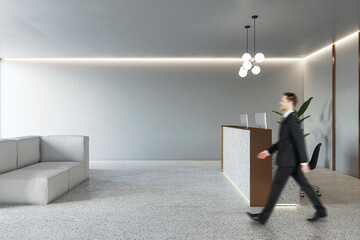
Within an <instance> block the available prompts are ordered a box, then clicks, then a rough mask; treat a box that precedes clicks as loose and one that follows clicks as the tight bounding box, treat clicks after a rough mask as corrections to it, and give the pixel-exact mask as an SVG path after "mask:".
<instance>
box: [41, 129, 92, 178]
mask: <svg viewBox="0 0 360 240" xmlns="http://www.w3.org/2000/svg"><path fill="white" fill-rule="evenodd" d="M64 161H67V162H82V163H83V164H84V179H88V178H89V137H88V136H76V135H52V136H44V137H41V142H40V162H64Z"/></svg>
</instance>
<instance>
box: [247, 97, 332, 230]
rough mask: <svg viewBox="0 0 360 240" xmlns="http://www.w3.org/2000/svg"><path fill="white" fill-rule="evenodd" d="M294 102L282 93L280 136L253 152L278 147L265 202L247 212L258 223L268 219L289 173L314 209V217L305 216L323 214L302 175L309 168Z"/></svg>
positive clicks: (269, 153) (314, 219)
mask: <svg viewBox="0 0 360 240" xmlns="http://www.w3.org/2000/svg"><path fill="white" fill-rule="evenodd" d="M296 103H297V98H296V95H295V94H294V93H289V92H287V93H284V95H283V97H282V99H281V101H280V110H281V111H283V112H284V115H283V120H282V123H281V127H280V133H279V137H280V139H279V141H278V142H277V143H275V144H274V145H272V146H271V147H270V148H269V149H267V150H264V151H262V152H261V153H259V154H258V155H257V157H258V158H260V159H265V158H266V157H267V156H269V155H271V154H273V153H274V152H275V151H277V150H278V151H279V152H278V155H277V157H276V164H277V165H278V169H277V172H276V174H275V177H274V179H273V182H272V185H271V191H270V195H269V198H268V200H267V203H266V206H265V207H264V209H263V210H262V212H261V213H257V214H253V213H249V212H247V214H248V215H249V216H250V217H251V218H252V219H253V220H255V221H257V222H259V223H261V224H265V223H266V221H267V220H268V219H269V217H270V215H271V212H272V210H273V208H274V205H275V203H276V201H277V199H278V198H279V196H280V193H281V190H282V189H283V188H284V186H285V184H286V181H287V179H288V178H289V177H290V176H292V177H293V178H294V179H295V180H296V182H297V183H298V184H299V185H300V187H301V188H302V189H303V190H304V192H305V193H306V195H307V196H308V197H309V199H310V201H311V202H312V204H313V206H314V208H315V209H316V212H315V215H314V217H313V218H310V219H307V220H309V221H316V220H318V219H319V218H323V217H326V216H327V211H326V209H325V207H324V206H323V205H322V203H321V202H320V200H319V199H318V197H317V195H316V193H315V191H314V190H313V188H312V187H311V185H310V184H309V183H308V181H307V180H306V178H305V175H304V173H307V172H308V171H309V167H308V163H307V155H306V152H305V141H304V137H303V134H302V131H301V129H300V121H299V119H298V117H297V116H296V115H295V113H294V107H295V105H296Z"/></svg>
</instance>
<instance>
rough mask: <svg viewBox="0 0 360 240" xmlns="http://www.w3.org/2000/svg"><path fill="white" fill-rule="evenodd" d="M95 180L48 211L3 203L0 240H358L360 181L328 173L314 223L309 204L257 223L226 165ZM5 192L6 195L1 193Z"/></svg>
mask: <svg viewBox="0 0 360 240" xmlns="http://www.w3.org/2000/svg"><path fill="white" fill-rule="evenodd" d="M90 168H91V171H90V180H89V181H86V182H84V183H83V184H81V185H80V186H78V187H76V188H75V189H74V190H72V191H71V192H69V193H67V194H65V195H63V196H62V197H60V198H59V199H57V200H56V201H55V202H53V203H51V204H49V205H45V206H9V205H0V239H247V240H248V239H360V227H359V226H360V217H359V216H360V180H359V179H356V178H354V177H350V176H346V175H343V174H340V173H336V172H333V171H330V170H328V169H325V168H317V169H315V171H312V172H310V173H308V174H307V176H308V178H309V181H310V182H311V183H313V184H316V185H320V188H321V190H322V192H323V196H322V197H321V199H322V201H323V203H324V204H325V206H326V207H327V208H328V212H329V217H328V218H327V219H325V220H321V221H318V222H315V223H310V222H308V221H306V220H305V219H306V218H308V217H310V216H312V214H313V213H314V210H313V208H312V207H311V204H310V203H309V201H308V200H307V198H304V199H301V202H300V204H299V205H298V206H297V207H276V209H275V211H274V213H273V215H272V217H271V219H270V220H269V222H268V223H267V224H266V225H265V226H262V225H259V224H257V223H254V222H253V221H251V220H250V219H249V218H248V217H247V215H246V214H245V212H246V211H251V212H258V211H260V210H261V208H250V207H249V206H248V202H247V201H246V200H245V199H244V198H243V197H242V195H241V193H239V192H238V191H237V189H235V187H234V186H233V185H232V184H231V183H230V182H229V180H228V179H227V178H226V177H225V176H224V175H223V174H222V173H221V172H220V161H118V162H114V161H111V162H110V161H107V162H105V161H97V162H94V161H93V162H91V164H90ZM2 194H4V193H2Z"/></svg>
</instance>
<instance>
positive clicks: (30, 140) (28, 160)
mask: <svg viewBox="0 0 360 240" xmlns="http://www.w3.org/2000/svg"><path fill="white" fill-rule="evenodd" d="M10 139H11V140H16V146H17V168H23V167H26V166H29V165H32V164H35V163H39V162H40V137H39V136H26V137H16V138H10Z"/></svg>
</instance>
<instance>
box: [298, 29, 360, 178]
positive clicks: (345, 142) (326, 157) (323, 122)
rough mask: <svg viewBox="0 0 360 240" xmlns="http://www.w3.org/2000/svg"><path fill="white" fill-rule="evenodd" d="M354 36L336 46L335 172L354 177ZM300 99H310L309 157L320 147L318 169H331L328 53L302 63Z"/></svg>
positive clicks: (355, 45)
mask: <svg viewBox="0 0 360 240" xmlns="http://www.w3.org/2000/svg"><path fill="white" fill-rule="evenodd" d="M358 61H359V60H358V36H357V35H354V36H353V37H350V38H347V39H346V40H343V41H340V42H339V43H336V69H335V70H336V76H335V77H336V83H335V85H336V92H335V94H336V102H335V104H336V105H335V107H336V112H335V117H336V123H335V124H336V125H335V128H336V139H335V141H336V149H335V150H336V156H335V161H336V162H335V170H336V171H338V172H341V173H344V174H348V175H351V176H354V177H358V176H359V173H358V169H359V168H358V164H359V163H358V154H359V153H358V138H359V136H358V129H359V126H358V119H359V117H358V114H359V113H358V99H359V96H358ZM304 96H305V99H307V98H308V97H311V96H313V97H314V100H313V102H312V103H311V105H310V107H309V109H308V114H310V115H311V117H310V118H309V119H308V120H306V122H305V130H306V131H308V132H311V133H312V134H311V135H310V136H309V137H308V139H307V143H308V151H309V155H310V154H311V153H310V152H311V151H312V150H311V149H314V147H315V146H316V144H317V143H319V142H321V143H323V144H324V145H323V146H322V149H321V152H320V155H319V163H318V164H319V165H320V166H324V167H328V168H330V169H331V168H332V104H333V103H332V49H331V48H328V49H326V50H324V51H322V52H320V53H319V54H315V55H313V56H311V57H310V58H307V59H306V61H305V67H304Z"/></svg>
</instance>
